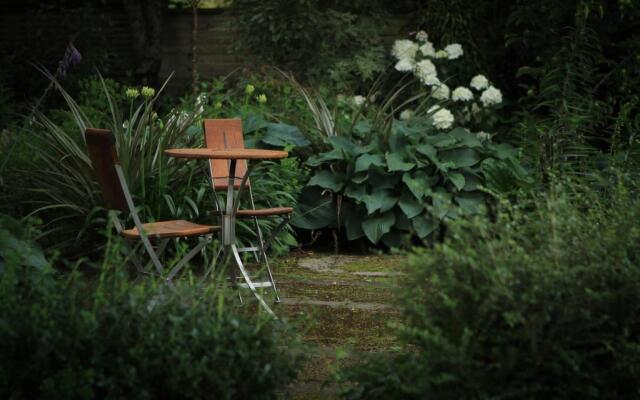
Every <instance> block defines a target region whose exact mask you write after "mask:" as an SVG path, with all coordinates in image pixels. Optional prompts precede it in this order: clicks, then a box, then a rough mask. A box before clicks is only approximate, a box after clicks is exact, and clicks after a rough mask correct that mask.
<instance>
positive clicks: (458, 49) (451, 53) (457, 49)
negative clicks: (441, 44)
mask: <svg viewBox="0 0 640 400" xmlns="http://www.w3.org/2000/svg"><path fill="white" fill-rule="evenodd" d="M444 51H446V52H447V55H448V58H449V60H455V59H456V58H460V57H462V55H463V54H464V51H462V46H461V45H460V44H459V43H451V44H450V45H448V46H447V47H445V48H444Z"/></svg>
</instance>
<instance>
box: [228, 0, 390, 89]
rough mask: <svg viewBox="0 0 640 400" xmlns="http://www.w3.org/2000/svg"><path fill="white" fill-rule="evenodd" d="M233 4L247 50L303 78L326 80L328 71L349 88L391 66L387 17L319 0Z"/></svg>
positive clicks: (246, 0)
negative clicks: (384, 35)
mask: <svg viewBox="0 0 640 400" xmlns="http://www.w3.org/2000/svg"><path fill="white" fill-rule="evenodd" d="M362 8H365V7H364V6H363V7H362ZM232 9H233V12H234V14H235V16H236V18H235V20H234V27H235V29H237V30H238V33H239V38H240V41H241V46H240V47H241V48H242V50H245V51H248V52H249V53H250V54H251V56H252V57H256V58H258V59H260V60H262V61H264V62H267V63H271V64H275V65H277V66H280V67H282V68H285V69H288V70H291V71H293V72H294V73H296V74H297V75H299V76H301V77H302V78H305V79H306V78H319V79H321V80H323V81H324V80H325V79H326V78H327V72H328V76H329V78H330V79H331V80H332V81H333V83H334V84H337V85H338V87H342V88H344V87H345V85H348V84H349V83H355V82H361V81H372V80H373V79H374V78H375V77H376V76H377V75H378V73H379V72H381V71H382V70H383V68H384V66H385V62H386V61H385V53H384V50H383V47H382V45H381V44H382V43H381V37H380V25H381V24H383V21H382V20H381V19H372V18H370V17H363V16H361V15H357V14H355V13H353V12H352V11H351V10H341V9H340V8H339V7H337V6H333V5H331V4H329V3H326V2H321V1H318V0H295V1H289V0H287V1H284V0H278V1H269V2H265V1H260V0H238V1H234V2H233V4H232Z"/></svg>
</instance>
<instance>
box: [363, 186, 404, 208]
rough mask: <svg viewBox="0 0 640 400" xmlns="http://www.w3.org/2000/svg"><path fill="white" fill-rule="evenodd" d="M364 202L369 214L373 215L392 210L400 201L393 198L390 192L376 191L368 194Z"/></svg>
mask: <svg viewBox="0 0 640 400" xmlns="http://www.w3.org/2000/svg"><path fill="white" fill-rule="evenodd" d="M363 201H364V204H365V206H366V207H367V212H368V213H369V214H373V213H374V212H376V211H378V210H380V212H385V211H388V210H390V209H391V208H393V206H394V205H396V203H397V202H398V199H397V198H396V197H393V196H391V191H390V190H385V189H377V190H375V189H374V190H373V192H372V193H371V194H368V195H366V196H365V197H364V198H363Z"/></svg>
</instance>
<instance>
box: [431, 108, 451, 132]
mask: <svg viewBox="0 0 640 400" xmlns="http://www.w3.org/2000/svg"><path fill="white" fill-rule="evenodd" d="M432 108H433V107H432ZM431 118H433V126H435V127H436V128H438V129H448V128H450V127H451V125H453V121H454V118H453V114H451V111H449V110H447V109H446V108H439V109H438V111H436V112H435V113H433V115H432V116H431Z"/></svg>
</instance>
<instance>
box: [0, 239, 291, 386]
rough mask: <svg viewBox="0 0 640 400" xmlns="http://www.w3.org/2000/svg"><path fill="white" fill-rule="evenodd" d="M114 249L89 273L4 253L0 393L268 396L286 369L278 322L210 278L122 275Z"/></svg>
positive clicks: (284, 337) (284, 336)
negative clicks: (27, 262) (24, 262)
mask: <svg viewBox="0 0 640 400" xmlns="http://www.w3.org/2000/svg"><path fill="white" fill-rule="evenodd" d="M0 232H2V231H0ZM116 250H117V249H116V248H115V247H112V248H111V251H110V252H108V253H107V254H108V257H109V259H107V260H105V262H104V264H103V265H102V266H101V272H100V274H99V276H97V277H94V278H96V279H94V278H92V277H85V276H82V275H81V274H80V273H78V272H77V271H74V272H72V273H71V274H69V275H60V274H57V273H55V272H54V271H53V270H52V269H51V268H50V267H48V266H46V267H45V268H43V269H39V270H38V269H33V268H29V269H26V268H24V267H22V266H20V265H19V263H15V262H12V261H11V260H10V259H5V261H6V262H5V263H4V264H3V265H2V267H1V269H0V300H1V304H0V321H1V323H0V397H2V398H6V399H8V398H11V399H32V398H74V399H93V398H107V399H111V398H149V399H154V398H191V399H201V398H225V399H231V398H242V399H244V398H247V399H249V398H263V399H268V398H275V394H274V390H275V389H276V388H278V387H280V386H282V385H285V384H287V383H288V382H290V381H291V380H292V379H293V378H294V377H295V371H296V366H297V356H294V355H293V353H292V352H291V351H290V350H293V349H292V347H293V346H295V342H296V339H295V338H292V337H291V336H290V333H289V332H288V331H287V330H286V329H285V326H284V325H282V324H279V323H276V322H274V321H273V320H271V319H269V320H267V319H266V318H267V317H266V316H264V315H258V316H257V317H256V316H254V317H252V316H250V315H249V314H245V313H241V311H239V310H240V309H238V308H236V307H234V306H233V305H230V304H227V303H226V302H225V296H224V292H222V291H221V290H216V289H214V288H212V287H209V288H201V287H198V286H192V285H189V284H187V283H186V282H184V281H183V282H181V283H180V284H179V285H178V286H177V288H176V291H172V290H169V288H168V287H167V286H166V285H164V284H163V283H162V282H159V281H153V280H145V281H143V282H139V283H132V282H131V281H130V278H129V277H128V276H127V275H126V273H125V271H124V270H125V269H123V268H122V267H119V265H121V262H122V260H119V259H118V258H117V257H116V255H117V251H116Z"/></svg>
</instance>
